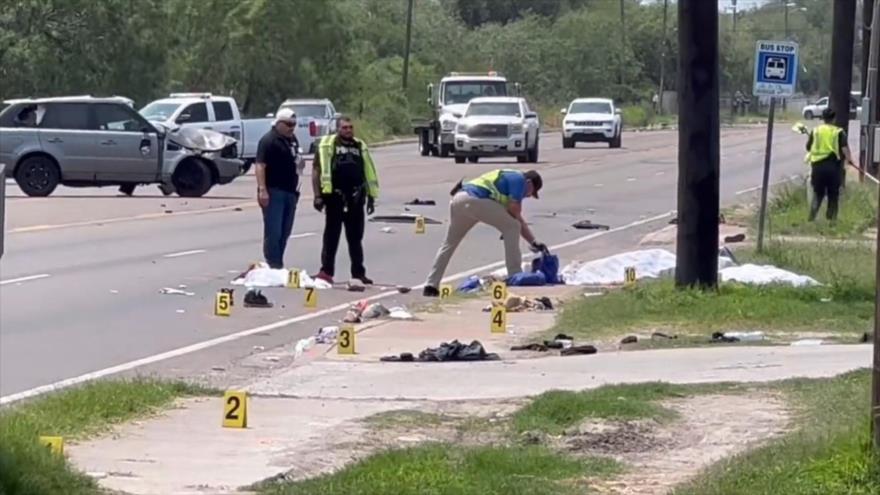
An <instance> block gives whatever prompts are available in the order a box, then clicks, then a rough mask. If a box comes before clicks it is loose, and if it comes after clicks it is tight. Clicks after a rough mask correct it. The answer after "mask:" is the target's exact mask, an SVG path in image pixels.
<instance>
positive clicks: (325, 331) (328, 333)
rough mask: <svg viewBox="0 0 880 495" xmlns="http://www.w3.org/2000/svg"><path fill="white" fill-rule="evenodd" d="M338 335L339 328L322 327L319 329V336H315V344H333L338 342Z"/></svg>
mask: <svg viewBox="0 0 880 495" xmlns="http://www.w3.org/2000/svg"><path fill="white" fill-rule="evenodd" d="M338 334H339V327H336V326H333V327H321V328H319V329H318V333H317V335H315V342H316V343H318V344H332V343H333V342H335V341H336V336H337V335H338Z"/></svg>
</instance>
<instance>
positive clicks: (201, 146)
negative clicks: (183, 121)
mask: <svg viewBox="0 0 880 495" xmlns="http://www.w3.org/2000/svg"><path fill="white" fill-rule="evenodd" d="M152 124H153V125H155V126H156V128H157V129H159V130H160V131H162V132H163V133H164V134H165V139H167V140H168V141H170V142H172V143H174V144H177V145H179V146H182V147H184V148H186V149H190V150H196V151H207V152H213V151H220V150H222V149H224V148H226V147H227V146H229V145H231V144H235V143H236V140H235V138H233V137H231V136H227V135H226V134H223V133H221V132H217V131H212V130H210V129H199V128H197V127H173V128H172V127H170V126H169V125H168V124H167V123H165V122H152Z"/></svg>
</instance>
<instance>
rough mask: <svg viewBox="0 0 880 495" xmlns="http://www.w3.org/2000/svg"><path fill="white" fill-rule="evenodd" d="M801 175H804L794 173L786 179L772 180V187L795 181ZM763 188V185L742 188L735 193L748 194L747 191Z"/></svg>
mask: <svg viewBox="0 0 880 495" xmlns="http://www.w3.org/2000/svg"><path fill="white" fill-rule="evenodd" d="M801 177H802V176H801V175H800V174H794V175H791V176H789V177H787V178H785V179H782V180H778V181H776V182H771V183H770V187H773V186H778V185H780V184H785V183H786V182H791V181H793V180H796V179H800V178H801ZM761 188H762V187H761V186H755V187H749V188H748V189H742V190H740V191H737V192H736V193H734V194H735V195H736V196H741V195H743V194H747V193H750V192H755V191H760V190H761Z"/></svg>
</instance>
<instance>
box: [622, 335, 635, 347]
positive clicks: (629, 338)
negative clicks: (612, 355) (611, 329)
mask: <svg viewBox="0 0 880 495" xmlns="http://www.w3.org/2000/svg"><path fill="white" fill-rule="evenodd" d="M638 341H639V338H638V337H636V336H635V335H629V336H627V337H624V338H623V339H622V340H621V341H620V343H621V344H622V345H626V344H635V343H637V342H638Z"/></svg>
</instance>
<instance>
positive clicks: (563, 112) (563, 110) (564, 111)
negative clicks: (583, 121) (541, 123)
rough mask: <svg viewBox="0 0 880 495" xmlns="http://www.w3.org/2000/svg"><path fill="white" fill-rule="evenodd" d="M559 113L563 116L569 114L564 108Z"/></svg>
mask: <svg viewBox="0 0 880 495" xmlns="http://www.w3.org/2000/svg"><path fill="white" fill-rule="evenodd" d="M559 113H561V114H562V115H565V114H567V113H568V109H566V108H563V109H562V110H560V111H559Z"/></svg>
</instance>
